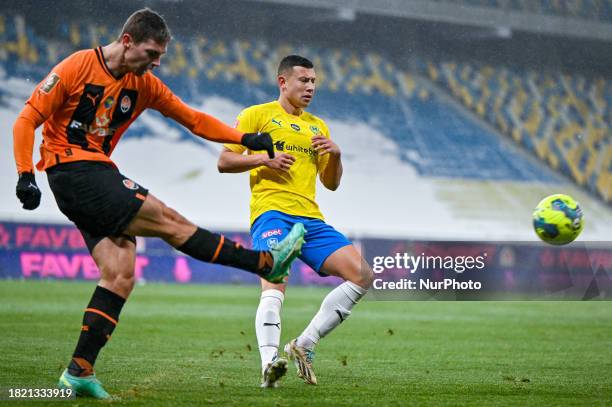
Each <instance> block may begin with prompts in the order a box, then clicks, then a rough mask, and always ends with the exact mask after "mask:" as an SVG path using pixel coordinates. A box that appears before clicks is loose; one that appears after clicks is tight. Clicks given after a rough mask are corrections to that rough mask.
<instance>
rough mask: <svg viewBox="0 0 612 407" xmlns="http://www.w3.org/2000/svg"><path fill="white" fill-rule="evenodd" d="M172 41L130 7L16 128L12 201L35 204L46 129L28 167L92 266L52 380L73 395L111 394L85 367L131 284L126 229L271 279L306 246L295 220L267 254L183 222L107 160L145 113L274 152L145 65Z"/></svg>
mask: <svg viewBox="0 0 612 407" xmlns="http://www.w3.org/2000/svg"><path fill="white" fill-rule="evenodd" d="M170 39H171V36H170V32H169V30H168V27H167V25H166V22H165V21H164V19H163V18H162V17H161V16H160V15H158V14H157V13H155V12H154V11H152V10H150V9H142V10H139V11H137V12H135V13H134V14H132V15H131V16H130V17H129V18H128V20H127V21H126V23H125V25H124V27H123V30H122V32H121V34H120V35H119V38H118V39H117V40H116V41H114V42H112V43H111V44H108V45H106V46H103V47H98V48H96V49H89V50H82V51H78V52H76V53H74V54H72V55H70V56H69V57H67V58H66V59H64V60H63V61H62V62H60V63H59V64H58V65H57V66H55V67H54V68H53V70H52V71H51V72H50V73H49V75H48V76H47V77H46V78H45V79H44V80H43V81H42V82H41V83H40V84H39V85H38V86H37V88H36V89H35V90H34V92H33V94H32V96H31V97H30V98H29V99H28V101H27V102H26V104H25V107H24V108H23V110H22V111H21V113H20V114H19V117H18V118H17V120H16V122H15V125H14V131H13V138H14V154H15V161H16V163H17V170H18V173H19V180H18V183H17V197H18V198H19V200H20V201H21V202H22V204H23V207H24V208H25V209H28V210H32V209H35V208H36V207H37V206H38V205H39V203H40V198H41V194H40V191H39V189H38V187H37V185H36V181H35V178H34V167H33V164H32V149H33V144H34V132H35V129H36V128H37V127H39V126H40V125H42V124H44V129H43V142H42V144H41V146H40V152H41V157H42V158H41V160H40V162H39V163H38V164H37V165H36V168H37V169H38V170H40V171H46V172H47V177H48V180H49V185H50V187H51V190H52V191H53V194H54V196H55V200H56V201H57V205H58V207H59V208H60V210H61V211H62V212H63V213H64V214H65V215H66V216H67V217H68V218H69V219H70V220H71V221H72V222H74V223H75V225H76V226H77V227H78V228H79V230H80V231H81V233H82V235H83V237H84V239H85V242H86V244H87V247H88V249H89V251H90V253H91V255H92V257H93V259H94V261H95V262H96V264H97V265H98V268H99V269H100V274H101V278H100V281H99V283H98V285H97V287H96V289H95V291H94V293H93V296H92V298H91V301H90V302H89V305H88V306H87V308H86V310H85V314H84V317H83V325H82V330H81V334H80V337H79V340H78V343H77V346H76V349H75V351H74V353H73V357H72V360H71V361H70V363H69V366H68V368H67V369H66V370H65V371H64V373H63V374H62V376H61V377H60V382H59V385H60V387H69V388H72V389H73V390H74V391H75V392H76V393H77V394H79V395H84V396H91V397H95V398H109V397H110V396H109V394H108V393H107V392H106V391H105V390H104V388H103V387H102V385H101V383H100V382H99V381H98V379H97V378H96V377H95V375H94V372H93V365H94V363H95V361H96V358H97V356H98V354H99V352H100V350H101V348H102V347H103V346H104V344H105V343H106V342H107V340H108V338H110V336H111V334H112V332H113V330H114V329H115V326H116V325H117V322H118V320H119V314H120V312H121V309H122V307H123V305H124V303H125V301H126V299H127V298H128V296H129V295H130V292H131V291H132V289H133V288H134V263H135V257H136V240H135V238H134V236H152V237H160V238H162V239H163V240H165V241H166V242H168V243H169V244H170V245H172V246H173V247H175V248H176V249H177V250H180V251H181V252H183V253H185V254H187V255H189V256H191V257H194V258H196V259H198V260H202V261H205V262H214V263H218V264H222V265H228V266H233V267H238V268H242V269H244V270H247V271H250V272H253V273H255V274H257V275H259V276H261V277H262V278H264V279H266V280H269V281H272V282H282V281H284V279H285V278H286V276H287V273H288V269H289V265H290V263H291V262H292V261H293V259H294V258H295V257H296V256H297V254H298V253H299V251H300V248H301V245H302V242H303V235H304V231H303V226H302V225H298V227H296V228H294V230H293V234H292V235H290V236H288V238H286V239H285V240H283V241H282V242H281V244H280V245H279V246H277V247H275V248H274V249H272V250H266V251H255V250H248V249H245V248H243V247H241V246H240V245H238V244H236V243H234V242H232V241H231V240H229V239H226V238H224V236H222V235H218V234H214V233H211V232H209V231H207V230H205V229H202V228H199V227H197V226H196V225H194V224H193V223H191V222H189V221H188V220H187V219H185V218H184V217H183V216H181V215H180V214H179V213H178V212H176V211H175V210H173V209H171V208H168V207H167V206H166V205H164V204H163V203H162V202H161V201H160V200H158V199H157V198H156V197H154V196H153V195H152V194H150V193H149V192H148V190H147V189H146V188H144V187H143V186H141V185H139V184H137V183H136V182H134V181H132V180H131V179H129V178H127V177H126V176H124V175H122V174H121V173H120V172H119V170H118V169H117V167H116V166H115V165H114V164H113V162H112V161H111V159H110V155H111V153H112V151H113V149H114V148H115V146H116V145H117V142H118V141H119V139H120V138H121V136H122V135H123V133H124V132H125V131H126V129H127V128H128V127H129V125H130V124H131V123H132V122H133V121H134V120H136V118H137V117H138V116H139V115H140V114H141V113H142V112H143V111H144V110H145V109H147V108H152V109H156V110H158V111H160V112H161V113H162V114H164V115H165V116H168V117H170V118H172V119H174V120H176V121H177V122H179V123H181V124H182V125H183V126H185V127H186V128H188V129H189V130H190V131H191V132H193V133H194V134H196V135H198V136H200V137H204V138H206V139H208V140H212V141H216V142H225V143H235V144H241V145H243V146H245V147H247V148H249V149H252V150H266V151H267V152H268V154H269V155H270V156H271V157H273V156H274V149H273V146H272V139H271V137H270V135H269V134H267V133H243V132H240V131H238V130H236V129H233V128H231V127H229V126H226V125H225V124H223V123H221V122H220V121H219V120H217V119H215V118H214V117H211V116H209V115H207V114H205V113H202V112H199V111H197V110H195V109H192V108H190V107H189V106H187V105H186V104H185V103H183V102H182V101H181V100H180V99H179V98H178V97H177V96H175V95H174V94H173V93H172V92H171V91H170V89H168V87H167V86H166V85H164V83H163V82H162V81H161V80H159V79H158V78H157V77H156V76H155V75H154V74H153V73H152V72H151V71H152V70H153V69H154V68H156V67H158V66H159V65H160V59H161V57H162V55H163V54H165V53H166V48H167V45H168V42H169V41H170Z"/></svg>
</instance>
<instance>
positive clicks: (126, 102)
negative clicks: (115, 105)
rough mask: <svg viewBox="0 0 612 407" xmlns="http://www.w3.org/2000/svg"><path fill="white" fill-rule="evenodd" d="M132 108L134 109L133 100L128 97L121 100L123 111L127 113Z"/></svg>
mask: <svg viewBox="0 0 612 407" xmlns="http://www.w3.org/2000/svg"><path fill="white" fill-rule="evenodd" d="M130 107H132V100H131V99H130V97H129V96H128V95H125V96H124V97H122V98H121V111H122V112H123V113H127V112H128V110H130Z"/></svg>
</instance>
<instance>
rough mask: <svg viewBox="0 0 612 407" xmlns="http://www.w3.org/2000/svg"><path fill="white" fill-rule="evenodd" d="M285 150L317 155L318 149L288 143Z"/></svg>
mask: <svg viewBox="0 0 612 407" xmlns="http://www.w3.org/2000/svg"><path fill="white" fill-rule="evenodd" d="M285 151H292V152H295V153H304V154H308V155H310V156H315V155H316V151H315V150H313V149H312V148H305V147H302V146H296V145H294V144H287V145H285Z"/></svg>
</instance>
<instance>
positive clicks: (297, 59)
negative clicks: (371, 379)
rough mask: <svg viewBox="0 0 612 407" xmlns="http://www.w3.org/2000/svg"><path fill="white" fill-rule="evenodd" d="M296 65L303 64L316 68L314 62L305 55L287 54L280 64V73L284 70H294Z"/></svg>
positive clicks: (302, 65)
mask: <svg viewBox="0 0 612 407" xmlns="http://www.w3.org/2000/svg"><path fill="white" fill-rule="evenodd" d="M294 66H301V67H303V68H308V69H311V68H314V65H313V64H312V62H310V60H308V59H306V58H304V57H301V56H299V55H287V56H286V57H285V58H283V60H282V61H281V62H280V64H279V65H278V74H279V75H281V74H282V73H284V72H287V71H289V70H292V69H293V67H294Z"/></svg>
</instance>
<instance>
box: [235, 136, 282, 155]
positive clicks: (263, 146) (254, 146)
mask: <svg viewBox="0 0 612 407" xmlns="http://www.w3.org/2000/svg"><path fill="white" fill-rule="evenodd" d="M240 143H241V144H242V145H243V146H245V147H247V148H248V149H249V150H253V151H258V150H266V151H267V152H268V157H270V159H272V158H274V145H273V144H272V136H270V134H269V133H245V134H244V135H243V136H242V140H241V141H240Z"/></svg>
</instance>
